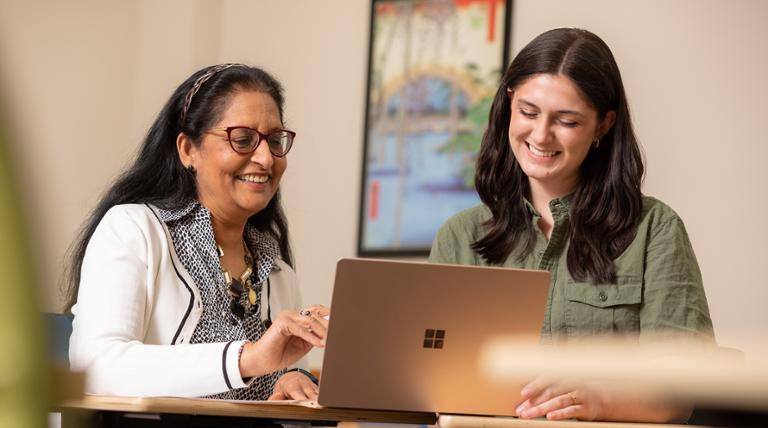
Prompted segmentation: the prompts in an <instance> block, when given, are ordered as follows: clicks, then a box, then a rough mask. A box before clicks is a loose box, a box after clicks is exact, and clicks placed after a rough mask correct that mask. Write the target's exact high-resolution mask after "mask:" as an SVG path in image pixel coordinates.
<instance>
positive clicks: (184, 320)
mask: <svg viewBox="0 0 768 428" xmlns="http://www.w3.org/2000/svg"><path fill="white" fill-rule="evenodd" d="M144 205H146V206H147V208H149V210H150V211H151V212H152V214H153V215H154V216H155V218H156V219H157V221H158V222H159V223H160V226H161V227H162V228H163V230H164V231H165V232H167V231H168V230H167V229H166V227H165V225H164V224H163V221H162V220H160V217H159V216H158V215H157V213H156V212H155V210H153V209H152V207H151V206H149V204H146V203H145V204H144ZM166 236H167V235H166ZM169 244H170V245H169V249H168V253H169V254H170V255H171V265H172V266H173V270H174V271H176V276H178V277H179V279H180V280H181V282H182V283H183V284H184V287H186V288H187V291H189V305H187V312H186V313H184V316H183V317H182V318H181V323H180V324H179V328H177V329H176V334H174V335H173V340H171V344H172V345H175V344H176V339H178V338H179V334H181V329H182V328H183V327H184V324H186V323H187V318H189V314H190V313H191V312H192V306H193V305H194V303H195V293H194V292H192V287H190V286H189V284H187V281H185V280H184V277H182V276H181V273H179V268H177V267H176V262H174V261H173V253H171V248H173V241H171V242H169ZM227 383H229V380H227Z"/></svg>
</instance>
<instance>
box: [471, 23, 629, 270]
mask: <svg viewBox="0 0 768 428" xmlns="http://www.w3.org/2000/svg"><path fill="white" fill-rule="evenodd" d="M538 74H551V75H562V76H565V77H567V78H569V79H570V80H571V81H572V82H573V83H574V84H575V85H576V86H577V87H578V88H579V90H581V92H582V93H583V94H584V95H585V97H586V99H587V100H588V101H589V102H590V103H591V104H592V106H593V107H594V109H595V110H596V111H597V116H598V120H599V121H602V120H603V119H604V118H605V116H606V113H608V112H610V111H613V112H615V113H616V120H615V123H614V125H613V126H612V127H611V128H610V129H609V130H607V132H606V133H605V135H603V136H602V138H601V139H600V144H599V146H598V147H597V148H594V149H592V150H590V151H589V153H588V154H587V157H586V158H585V159H584V162H583V163H582V164H581V167H580V181H579V184H578V186H577V188H576V190H575V193H574V195H573V198H572V202H571V208H570V224H569V231H568V233H569V240H570V244H569V247H568V254H567V263H568V270H569V272H570V274H571V276H572V277H573V278H575V279H577V280H581V281H586V280H591V281H592V282H594V283H609V282H615V277H616V273H615V268H614V265H613V259H615V258H616V257H618V256H619V254H621V252H622V251H624V249H626V247H627V246H628V245H629V244H630V243H631V242H632V240H633V239H634V237H635V233H636V222H637V220H638V218H639V216H640V213H641V210H642V193H641V190H640V186H641V184H642V179H643V170H644V168H643V159H642V155H641V153H640V148H639V146H638V142H637V138H636V137H635V133H634V131H633V129H632V122H631V118H630V114H629V106H628V105H627V97H626V94H625V92H624V85H623V83H622V80H621V74H620V73H619V68H618V65H617V64H616V61H615V59H614V58H613V54H612V53H611V50H610V49H609V48H608V46H607V45H606V44H605V42H603V40H601V39H600V38H599V37H598V36H596V35H595V34H593V33H591V32H589V31H586V30H582V29H574V28H558V29H554V30H550V31H547V32H545V33H543V34H541V35H539V36H538V37H536V38H535V39H534V40H533V41H531V42H530V43H529V44H528V45H527V46H525V47H524V48H523V49H522V50H521V51H520V53H519V54H517V56H516V57H515V58H514V60H513V61H512V63H511V64H510V66H509V68H508V69H507V71H506V73H505V74H504V76H503V77H502V82H501V86H500V87H499V89H498V91H497V93H496V96H495V98H494V101H493V104H492V106H491V113H490V117H489V120H488V128H487V130H486V132H485V134H484V135H483V141H482V145H481V148H480V153H479V155H478V160H477V169H476V172H475V183H476V184H475V186H476V188H477V191H478V193H479V195H480V199H481V200H482V201H483V203H484V204H485V205H486V206H488V208H489V209H490V211H491V213H492V218H491V219H490V220H489V221H488V222H486V223H485V224H484V225H485V226H486V227H487V230H488V231H487V233H486V234H485V236H483V237H482V238H481V239H479V240H478V241H477V242H475V243H473V245H472V248H473V249H474V250H475V251H477V252H478V253H479V254H481V255H482V256H483V258H484V259H485V260H487V261H488V262H489V263H492V264H500V263H502V262H503V261H504V260H506V259H507V258H508V257H510V256H511V255H514V256H516V257H517V258H518V260H522V259H524V258H525V257H527V256H528V254H530V252H531V251H532V250H533V245H534V242H535V231H534V229H533V225H532V217H531V216H532V215H531V213H530V212H528V210H527V208H526V206H525V202H524V198H525V197H526V195H527V193H528V192H529V184H528V177H527V176H526V175H525V173H524V172H523V170H522V169H521V168H520V165H519V164H518V162H517V160H516V159H515V157H514V155H513V153H512V149H511V147H510V142H509V134H508V131H509V123H510V118H511V103H510V98H509V95H508V94H507V89H510V90H512V91H514V90H515V89H516V88H517V87H518V86H519V85H520V84H522V83H523V82H525V81H526V80H527V79H529V78H531V77H533V76H535V75H538Z"/></svg>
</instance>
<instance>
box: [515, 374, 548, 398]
mask: <svg viewBox="0 0 768 428" xmlns="http://www.w3.org/2000/svg"><path fill="white" fill-rule="evenodd" d="M553 383H554V381H553V379H552V378H551V377H549V376H539V377H537V378H536V379H534V380H532V381H530V382H528V384H527V385H525V386H524V387H523V389H522V390H521V391H520V394H521V395H522V396H523V398H531V397H534V396H536V395H539V394H541V392H542V391H544V390H545V389H546V388H548V387H549V386H550V385H552V384H553Z"/></svg>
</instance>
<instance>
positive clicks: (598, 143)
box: [592, 138, 600, 149]
mask: <svg viewBox="0 0 768 428" xmlns="http://www.w3.org/2000/svg"><path fill="white" fill-rule="evenodd" d="M598 147H600V139H599V138H595V141H593V142H592V148H593V149H596V148H598Z"/></svg>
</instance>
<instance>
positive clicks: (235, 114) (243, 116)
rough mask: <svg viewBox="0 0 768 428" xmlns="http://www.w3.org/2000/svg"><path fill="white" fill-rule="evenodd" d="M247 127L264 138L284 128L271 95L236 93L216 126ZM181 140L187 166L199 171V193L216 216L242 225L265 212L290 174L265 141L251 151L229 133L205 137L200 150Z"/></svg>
mask: <svg viewBox="0 0 768 428" xmlns="http://www.w3.org/2000/svg"><path fill="white" fill-rule="evenodd" d="M229 126H247V127H250V128H253V129H256V130H258V131H259V132H261V133H262V134H268V133H270V132H271V131H274V130H277V129H281V128H282V122H281V121H280V110H279V109H278V106H277V104H276V103H275V101H274V100H273V99H272V97H270V96H269V95H267V94H265V93H264V92H259V91H253V90H241V91H236V92H234V93H233V94H231V95H230V96H229V99H228V100H227V105H226V108H225V109H224V111H223V113H222V115H221V117H220V118H219V120H218V121H217V122H216V123H214V124H213V125H212V126H211V128H226V127H229ZM184 138H187V140H188V137H186V136H184V135H183V134H182V135H180V136H179V139H180V140H179V142H178V143H177V145H178V147H179V154H180V157H181V159H182V162H183V163H184V164H185V165H187V166H190V165H191V166H193V167H194V168H195V171H196V174H195V177H196V179H197V195H198V198H199V200H200V202H201V203H202V204H203V205H204V206H205V207H206V208H208V210H209V211H211V213H212V214H213V215H214V217H216V218H219V219H223V220H229V221H233V222H243V221H245V220H247V218H248V217H250V216H252V215H253V214H256V213H258V212H259V211H261V210H262V209H264V208H265V207H266V206H267V204H268V203H269V201H270V200H272V197H273V196H274V195H275V193H276V192H277V189H278V185H279V184H280V178H281V177H282V176H283V172H285V168H286V166H287V160H286V158H285V157H282V158H278V157H274V156H273V155H272V154H271V153H270V152H269V147H268V145H267V143H266V141H261V142H260V143H259V145H258V147H257V148H256V150H255V151H254V152H252V153H247V154H241V153H237V152H235V151H234V150H233V149H232V147H231V146H230V144H229V140H228V139H227V133H226V131H220V130H215V131H208V132H205V133H203V137H202V141H201V142H200V144H199V145H197V146H195V145H192V144H190V143H189V142H188V141H187V142H185V141H182V139H184Z"/></svg>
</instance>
